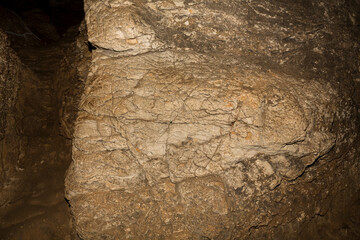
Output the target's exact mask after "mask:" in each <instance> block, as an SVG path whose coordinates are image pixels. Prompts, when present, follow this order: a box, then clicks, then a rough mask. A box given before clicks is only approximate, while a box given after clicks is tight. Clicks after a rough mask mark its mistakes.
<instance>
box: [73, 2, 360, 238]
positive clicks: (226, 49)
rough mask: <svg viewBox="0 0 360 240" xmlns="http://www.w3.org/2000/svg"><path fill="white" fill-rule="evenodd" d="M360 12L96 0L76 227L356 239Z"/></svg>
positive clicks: (79, 129) (129, 233)
mask: <svg viewBox="0 0 360 240" xmlns="http://www.w3.org/2000/svg"><path fill="white" fill-rule="evenodd" d="M353 4H354V6H355V7H356V8H357V9H359V6H358V5H356V3H353ZM343 9H347V10H349V11H350V13H349V14H350V16H351V17H350V20H351V19H353V20H351V21H352V22H349V19H348V17H347V16H348V15H347V14H345V15H346V17H338V12H339V11H340V12H341V11H346V10H343ZM357 14H358V13H357V12H356V11H355V10H353V9H352V8H351V6H350V5H349V3H344V4H343V5H339V4H338V3H335V2H332V1H331V2H330V3H322V2H320V1H312V2H311V3H310V2H307V1H303V2H301V3H299V2H295V1H291V3H288V2H286V3H285V2H276V3H272V2H271V1H247V2H239V1H237V2H236V1H225V2H223V1H220V2H219V1H201V0H199V1H118V0H107V1H92V0H87V1H85V15H86V17H85V18H86V24H87V28H88V38H89V41H90V42H91V43H92V44H93V45H94V46H95V47H96V48H97V49H96V50H94V51H93V54H92V60H91V66H90V69H89V74H88V76H87V79H86V84H85V89H84V93H83V95H82V98H81V101H80V106H79V108H80V112H79V115H78V118H77V120H76V122H75V132H74V141H73V163H72V165H71V167H70V169H69V170H68V175H67V179H66V195H67V198H68V199H69V200H70V204H71V208H72V212H73V215H74V221H75V227H76V230H77V232H78V234H79V235H80V236H81V237H82V238H84V239H100V238H106V239H295V238H303V239H308V235H310V236H313V237H314V238H319V239H321V238H322V237H323V236H328V235H334V237H335V238H339V239H340V238H355V236H356V234H357V233H356V230H354V228H351V226H350V227H349V228H350V229H352V230H351V231H340V232H335V231H332V230H334V229H336V228H337V227H336V226H334V225H333V224H334V223H335V222H336V221H338V217H339V214H338V210H337V209H344V208H345V207H346V205H347V203H350V202H352V201H354V200H355V199H356V198H357V197H358V196H357V195H356V192H358V191H359V185H358V184H355V185H351V183H353V182H356V183H359V163H358V162H359V161H358V157H357V156H356V153H357V151H358V150H357V148H356V146H357V145H356V143H355V142H356V139H357V131H358V122H357V119H356V109H355V105H354V102H353V101H352V99H351V90H350V88H349V86H350V85H351V84H352V79H353V78H354V77H356V74H358V72H357V71H358V70H359V69H358V66H359V61H358V58H356V60H354V59H355V56H357V54H358V53H359V47H358V45H357V44H356V43H355V42H354V39H356V34H357V33H356V31H354V30H353V28H352V26H350V25H346V27H339V26H340V25H341V24H345V23H350V24H353V25H356V24H357V23H358V22H357V19H358V15H357ZM345 15H344V16H345ZM341 26H343V25H341ZM334 39H337V40H336V41H334ZM335 66H336V67H335ZM309 166H310V167H309ZM340 173H341V174H340ZM339 175H340V176H339ZM345 195H346V197H345ZM319 216H323V218H321V220H319ZM358 220H359V219H357V220H355V221H358ZM340 222H342V223H344V224H345V223H349V221H348V220H340ZM316 226H318V227H320V226H321V227H320V229H321V231H322V232H321V231H320V232H317V231H316V229H317V228H316Z"/></svg>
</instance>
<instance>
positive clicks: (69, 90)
mask: <svg viewBox="0 0 360 240" xmlns="http://www.w3.org/2000/svg"><path fill="white" fill-rule="evenodd" d="M74 33H75V34H78V36H77V37H76V40H75V41H74V42H72V43H71V44H70V46H65V47H64V48H65V49H66V52H65V55H64V59H63V60H62V61H61V63H60V67H59V69H58V71H57V74H56V76H57V78H56V80H57V89H59V93H58V99H59V106H58V108H59V120H60V133H61V135H63V136H65V137H67V138H69V139H72V138H73V133H74V123H75V120H76V117H77V113H78V106H79V102H80V97H81V94H82V92H83V91H84V86H85V80H86V77H87V73H88V70H89V65H90V62H91V53H90V51H89V47H88V41H87V34H86V27H85V23H84V22H83V23H82V24H81V25H80V26H75V27H73V28H72V29H71V30H69V33H68V35H69V37H70V36H71V35H73V34H74Z"/></svg>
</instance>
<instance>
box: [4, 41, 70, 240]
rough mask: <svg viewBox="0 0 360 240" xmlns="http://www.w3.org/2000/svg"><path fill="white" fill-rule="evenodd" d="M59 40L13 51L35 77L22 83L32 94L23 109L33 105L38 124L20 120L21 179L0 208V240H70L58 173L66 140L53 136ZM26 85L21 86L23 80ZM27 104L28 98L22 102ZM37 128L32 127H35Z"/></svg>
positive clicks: (65, 162)
mask: <svg viewBox="0 0 360 240" xmlns="http://www.w3.org/2000/svg"><path fill="white" fill-rule="evenodd" d="M63 49H64V44H63V42H59V43H54V44H52V45H44V46H41V47H32V48H24V49H18V50H17V52H18V55H19V56H20V59H21V61H22V62H23V64H24V65H26V66H28V67H29V68H30V69H31V70H32V71H33V72H34V73H35V74H36V75H37V77H38V79H39V81H38V82H36V83H33V82H30V81H31V80H25V83H24V84H22V86H25V87H27V86H30V87H31V88H33V89H35V90H34V92H35V93H36V94H37V95H38V96H37V97H34V98H33V100H31V102H29V103H26V104H27V105H26V106H29V107H30V106H36V105H37V106H39V105H40V107H37V109H41V110H40V112H38V113H36V114H38V115H39V116H41V118H40V119H41V121H37V122H31V121H30V122H25V124H24V125H25V126H24V128H25V132H29V134H27V136H24V141H26V143H25V144H24V145H25V146H26V147H25V149H24V150H23V151H24V154H23V156H22V159H21V160H20V161H21V164H20V165H21V168H20V171H23V174H22V175H23V176H25V180H24V181H22V182H21V190H20V191H19V192H18V193H17V198H16V199H17V200H15V201H13V202H11V203H9V204H7V205H5V206H3V207H1V208H0V239H21V240H26V239H29V240H30V239H32V240H33V239H36V240H40V239H73V237H72V236H71V234H72V233H71V217H70V212H69V207H68V204H67V202H66V200H65V198H64V175H65V171H66V169H67V167H68V166H69V164H70V161H71V141H70V140H68V139H66V138H65V137H63V136H60V134H59V121H58V105H59V104H58V100H57V99H58V96H57V95H58V87H57V86H58V84H57V83H56V81H55V79H56V78H55V74H56V71H57V69H58V68H59V63H60V61H61V59H62V57H63ZM26 81H27V82H26ZM25 101H28V100H25ZM39 124H40V126H41V127H40V128H39V129H38V130H36V128H35V130H34V129H32V128H33V126H39Z"/></svg>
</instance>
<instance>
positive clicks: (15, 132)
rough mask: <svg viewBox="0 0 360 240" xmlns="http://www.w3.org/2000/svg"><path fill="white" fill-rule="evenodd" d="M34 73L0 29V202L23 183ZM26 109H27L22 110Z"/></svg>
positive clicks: (7, 200) (16, 190)
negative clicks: (20, 58)
mask: <svg viewBox="0 0 360 240" xmlns="http://www.w3.org/2000/svg"><path fill="white" fill-rule="evenodd" d="M38 81H39V80H38V79H37V77H36V76H35V75H34V73H33V72H32V71H30V70H29V69H28V68H27V67H25V66H24V65H23V64H22V63H21V61H20V60H19V58H18V57H17V55H16V54H15V51H14V50H13V49H12V48H11V47H10V42H9V40H8V37H7V35H6V34H5V33H4V32H3V31H2V30H0V86H1V88H0V102H1V106H0V146H1V148H0V159H1V166H0V167H1V169H0V173H1V185H0V187H1V191H0V192H1V194H0V205H3V204H5V203H8V202H9V201H12V200H14V197H17V196H18V194H19V193H20V192H22V189H21V186H22V185H23V184H25V183H24V175H25V174H24V170H25V162H24V161H25V160H24V157H25V151H24V148H25V146H27V144H28V134H29V132H27V131H25V129H26V126H28V125H29V124H31V121H29V120H30V119H31V117H33V114H34V108H35V109H36V106H33V107H25V106H27V105H29V104H31V102H32V101H31V100H30V98H36V96H35V95H33V93H34V92H35V91H34V85H31V84H29V82H31V83H34V84H35V85H36V83H38ZM25 109H27V110H25Z"/></svg>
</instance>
